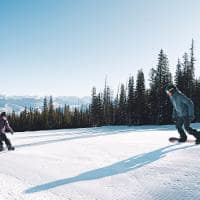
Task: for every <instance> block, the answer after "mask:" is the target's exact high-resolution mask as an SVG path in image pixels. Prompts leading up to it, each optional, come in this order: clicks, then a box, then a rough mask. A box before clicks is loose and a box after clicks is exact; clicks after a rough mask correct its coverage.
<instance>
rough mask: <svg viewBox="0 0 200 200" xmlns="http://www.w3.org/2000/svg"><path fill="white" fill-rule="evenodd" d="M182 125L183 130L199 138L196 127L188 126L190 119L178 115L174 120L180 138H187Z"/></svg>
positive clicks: (199, 134)
mask: <svg viewBox="0 0 200 200" xmlns="http://www.w3.org/2000/svg"><path fill="white" fill-rule="evenodd" d="M183 125H184V128H185V130H186V131H187V132H188V133H189V134H190V135H193V136H194V137H195V138H200V133H199V132H198V131H197V130H196V129H193V128H191V127H190V119H189V118H188V117H178V118H177V120H176V128H177V130H178V132H179V134H180V137H181V138H187V136H186V133H185V131H184V129H183Z"/></svg>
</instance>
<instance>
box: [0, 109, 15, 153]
mask: <svg viewBox="0 0 200 200" xmlns="http://www.w3.org/2000/svg"><path fill="white" fill-rule="evenodd" d="M6 130H8V131H10V132H11V134H13V133H14V131H13V129H12V128H11V127H10V125H9V123H8V120H7V117H6V112H2V113H1V115H0V151H3V141H4V142H5V143H6V146H7V148H8V150H14V149H15V148H14V147H13V146H12V144H11V142H10V140H9V139H8V138H7V136H6Z"/></svg>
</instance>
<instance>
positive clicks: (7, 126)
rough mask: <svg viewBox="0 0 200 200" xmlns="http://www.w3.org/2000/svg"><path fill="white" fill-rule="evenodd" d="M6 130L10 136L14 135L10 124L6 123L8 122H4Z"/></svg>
mask: <svg viewBox="0 0 200 200" xmlns="http://www.w3.org/2000/svg"><path fill="white" fill-rule="evenodd" d="M5 125H6V129H7V130H9V131H10V132H11V133H12V134H13V133H14V131H13V129H12V128H11V127H10V124H9V123H8V120H6V124H5Z"/></svg>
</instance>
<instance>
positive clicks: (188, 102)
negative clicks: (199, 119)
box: [182, 96, 194, 119]
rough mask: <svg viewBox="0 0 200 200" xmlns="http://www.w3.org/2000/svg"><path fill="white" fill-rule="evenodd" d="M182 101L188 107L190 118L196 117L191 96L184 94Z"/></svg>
mask: <svg viewBox="0 0 200 200" xmlns="http://www.w3.org/2000/svg"><path fill="white" fill-rule="evenodd" d="M182 101H183V103H184V104H185V105H186V106H187V107H188V115H189V118H191V119H193V118H194V104H193V102H192V101H191V100H190V99H189V98H187V97H186V96H183V98H182Z"/></svg>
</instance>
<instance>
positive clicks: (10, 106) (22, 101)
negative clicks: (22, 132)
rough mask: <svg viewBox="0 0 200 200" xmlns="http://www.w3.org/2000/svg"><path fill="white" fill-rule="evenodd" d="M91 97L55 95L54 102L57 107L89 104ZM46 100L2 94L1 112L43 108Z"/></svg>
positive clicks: (0, 98) (0, 101)
mask: <svg viewBox="0 0 200 200" xmlns="http://www.w3.org/2000/svg"><path fill="white" fill-rule="evenodd" d="M90 101H91V97H83V98H79V97H75V96H63V97H54V98H53V103H54V106H55V107H59V106H60V107H64V105H65V104H66V105H69V106H70V107H71V108H74V107H80V106H82V105H83V106H88V105H89V104H90ZM43 102H44V97H36V96H3V95H0V112H1V111H6V112H9V113H10V112H12V111H15V112H17V113H19V112H21V111H23V110H24V109H25V107H26V108H28V109H29V108H30V107H31V108H37V109H39V110H42V107H43Z"/></svg>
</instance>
